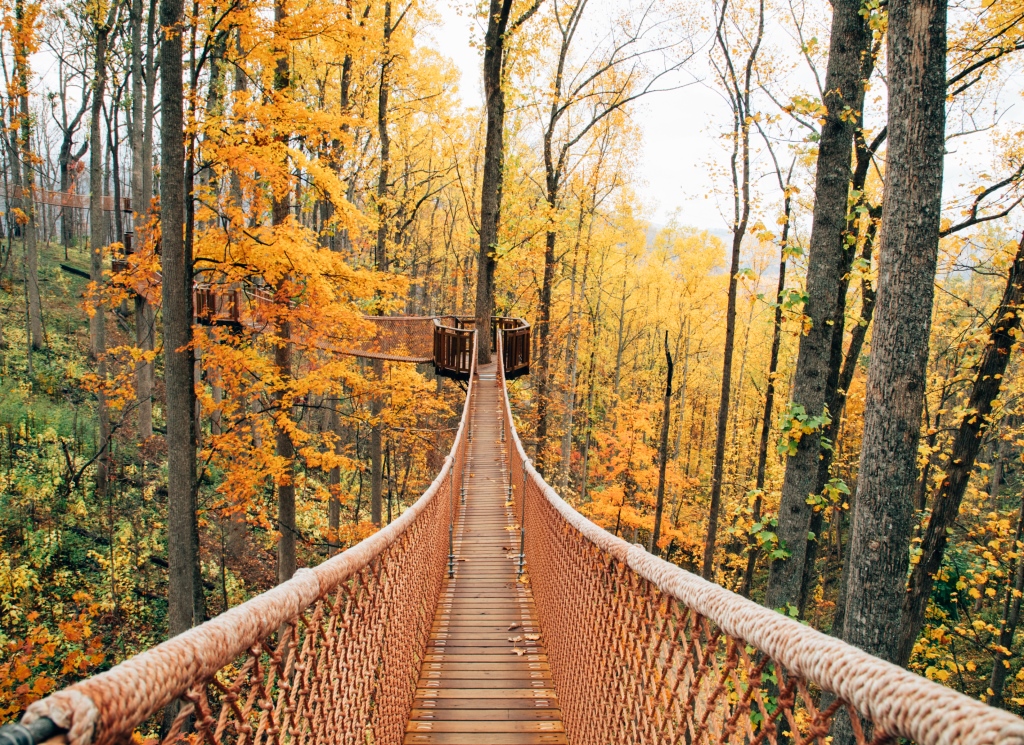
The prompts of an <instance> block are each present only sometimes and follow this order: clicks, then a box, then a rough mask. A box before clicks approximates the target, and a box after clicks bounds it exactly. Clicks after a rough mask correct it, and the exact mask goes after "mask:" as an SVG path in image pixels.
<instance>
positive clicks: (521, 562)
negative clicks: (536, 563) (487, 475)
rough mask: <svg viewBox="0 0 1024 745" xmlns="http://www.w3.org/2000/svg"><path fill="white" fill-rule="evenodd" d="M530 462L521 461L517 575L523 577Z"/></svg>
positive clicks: (525, 459)
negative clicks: (527, 480) (528, 468)
mask: <svg viewBox="0 0 1024 745" xmlns="http://www.w3.org/2000/svg"><path fill="white" fill-rule="evenodd" d="M529 462H530V459H529V458H524V459H523V495H522V496H521V497H520V498H519V503H520V505H521V506H522V507H521V510H520V513H521V514H520V517H519V574H518V576H519V577H520V578H522V576H523V566H524V565H525V564H526V464H527V463H529Z"/></svg>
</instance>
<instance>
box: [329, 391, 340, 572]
mask: <svg viewBox="0 0 1024 745" xmlns="http://www.w3.org/2000/svg"><path fill="white" fill-rule="evenodd" d="M338 405H339V404H338V402H334V404H333V405H332V406H331V411H330V425H329V426H330V429H331V432H333V433H334V435H335V437H337V438H338V439H337V440H336V442H335V445H334V452H335V453H336V454H338V455H340V454H341V452H342V445H341V417H340V416H338ZM328 482H329V487H330V490H331V497H330V501H329V502H328V503H327V529H328V532H329V535H330V536H331V538H330V540H329V541H328V547H327V555H328V556H333V555H334V554H335V553H337V551H338V547H339V545H340V544H339V541H338V528H339V527H340V525H341V468H340V467H338V466H335V467H334V468H332V469H331V472H330V474H329V475H328Z"/></svg>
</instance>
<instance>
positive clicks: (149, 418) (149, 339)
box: [126, 0, 155, 441]
mask: <svg viewBox="0 0 1024 745" xmlns="http://www.w3.org/2000/svg"><path fill="white" fill-rule="evenodd" d="M142 14H143V0H132V3H131V35H132V56H131V73H132V130H131V138H132V139H131V151H132V184H131V187H132V226H133V233H134V239H135V240H136V241H138V242H139V243H140V244H141V240H142V234H141V232H140V230H139V229H140V228H141V227H143V226H144V225H145V223H146V221H147V219H148V218H147V213H148V211H149V194H148V193H147V192H146V191H145V188H144V185H143V183H144V179H143V172H144V170H145V146H144V140H145V131H146V127H147V124H146V113H145V111H146V108H148V104H147V105H144V103H143V102H144V100H145V95H144V93H143V90H144V86H145V82H146V81H145V79H144V76H143V62H142ZM148 126H150V127H152V125H148ZM150 178H152V176H151V177H150ZM126 248H127V247H126ZM133 248H134V247H133ZM154 320H155V313H154V312H153V309H152V307H150V304H149V302H148V301H147V300H146V298H145V297H143V296H142V295H136V296H135V343H136V345H137V346H138V347H139V349H141V350H142V351H144V352H152V351H153V349H154V346H155V345H154V342H155V339H154V338H153V337H154V333H155V328H154ZM135 399H136V401H137V402H138V411H137V412H136V414H137V419H138V430H139V431H138V437H139V440H142V441H144V440H147V439H149V438H150V437H152V436H153V363H152V362H140V363H139V365H138V367H137V368H136V370H135Z"/></svg>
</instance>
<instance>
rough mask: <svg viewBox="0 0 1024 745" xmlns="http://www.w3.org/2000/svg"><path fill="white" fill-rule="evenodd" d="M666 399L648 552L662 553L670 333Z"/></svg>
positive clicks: (668, 416)
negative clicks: (660, 541) (660, 545)
mask: <svg viewBox="0 0 1024 745" xmlns="http://www.w3.org/2000/svg"><path fill="white" fill-rule="evenodd" d="M665 368H666V371H665V398H664V401H663V402H662V406H661V440H660V441H659V443H658V495H657V499H656V501H655V505H654V529H653V530H652V531H651V542H650V544H649V545H648V546H647V550H648V551H650V552H651V553H652V554H654V555H655V556H657V555H658V554H659V553H660V549H659V548H658V539H659V538H661V516H662V513H663V512H664V510H665V466H667V465H668V428H669V424H670V420H671V418H672V354H671V353H670V352H669V351H668V332H667V331H666V332H665Z"/></svg>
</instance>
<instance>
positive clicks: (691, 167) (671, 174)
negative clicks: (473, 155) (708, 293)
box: [428, 0, 728, 230]
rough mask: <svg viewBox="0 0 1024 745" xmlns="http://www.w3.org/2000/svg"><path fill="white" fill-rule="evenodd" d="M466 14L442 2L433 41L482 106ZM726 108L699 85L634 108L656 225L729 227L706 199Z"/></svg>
mask: <svg viewBox="0 0 1024 745" xmlns="http://www.w3.org/2000/svg"><path fill="white" fill-rule="evenodd" d="M460 8H461V9H462V10H461V12H460V10H459V9H460ZM465 8H466V6H465V4H464V3H461V2H460V0H439V2H438V3H437V4H436V5H435V9H436V11H437V12H438V13H439V15H440V18H441V23H440V25H439V26H437V27H435V28H433V29H432V30H431V36H432V37H433V39H432V41H433V42H434V45H435V46H436V47H437V48H438V49H439V50H440V51H441V52H442V53H443V54H444V55H445V56H447V57H449V58H450V59H452V60H453V61H454V62H455V64H456V65H457V66H458V67H459V69H460V70H461V71H462V84H461V87H460V91H461V94H462V99H463V102H464V103H465V104H466V105H467V106H482V105H483V83H482V80H481V64H482V62H481V57H480V52H479V49H477V48H473V47H471V46H470V38H471V35H472V34H473V33H474V30H473V29H474V26H475V24H476V19H475V18H472V17H470V15H469V14H468V13H467V12H466V10H465ZM475 33H476V38H478V39H479V38H481V37H482V36H483V33H482V30H479V29H478V30H477V31H476V32H475ZM428 43H429V42H428ZM724 106H725V104H724V102H723V101H722V99H721V98H719V96H718V94H717V93H715V92H714V91H712V90H711V89H710V88H708V87H707V86H705V85H702V84H694V85H690V86H687V87H686V88H683V89H681V90H676V91H670V92H666V93H659V94H656V95H653V96H649V97H647V98H646V99H645V100H643V101H641V102H640V103H639V104H637V105H636V106H635V107H634V109H633V113H634V117H635V118H636V119H637V120H638V121H640V122H641V123H642V128H643V133H644V141H643V146H642V150H641V155H640V160H639V163H638V173H637V174H636V176H637V181H636V184H635V185H636V186H637V187H638V190H639V192H640V195H641V197H642V198H643V200H644V202H645V203H646V204H648V205H649V206H650V207H651V208H652V210H653V214H652V215H651V216H652V218H653V220H654V222H655V223H660V224H663V223H665V222H667V221H668V219H669V217H670V216H671V214H672V213H673V211H674V210H679V221H680V222H681V223H682V224H684V225H690V226H692V227H696V228H702V229H708V230H720V229H725V228H726V227H728V226H727V223H726V221H725V220H724V219H723V217H722V216H721V214H720V213H719V211H718V207H717V205H716V204H715V203H714V202H713V201H712V200H711V199H708V198H705V195H707V194H709V193H711V191H712V186H713V184H712V181H711V178H710V176H709V174H708V169H707V167H706V165H705V162H706V159H707V157H708V154H709V152H711V151H714V150H715V149H716V148H717V147H718V144H717V138H716V137H715V136H714V135H713V134H712V133H711V132H710V131H709V129H708V125H709V121H708V115H707V112H708V111H711V110H715V111H718V110H723V111H724Z"/></svg>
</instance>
